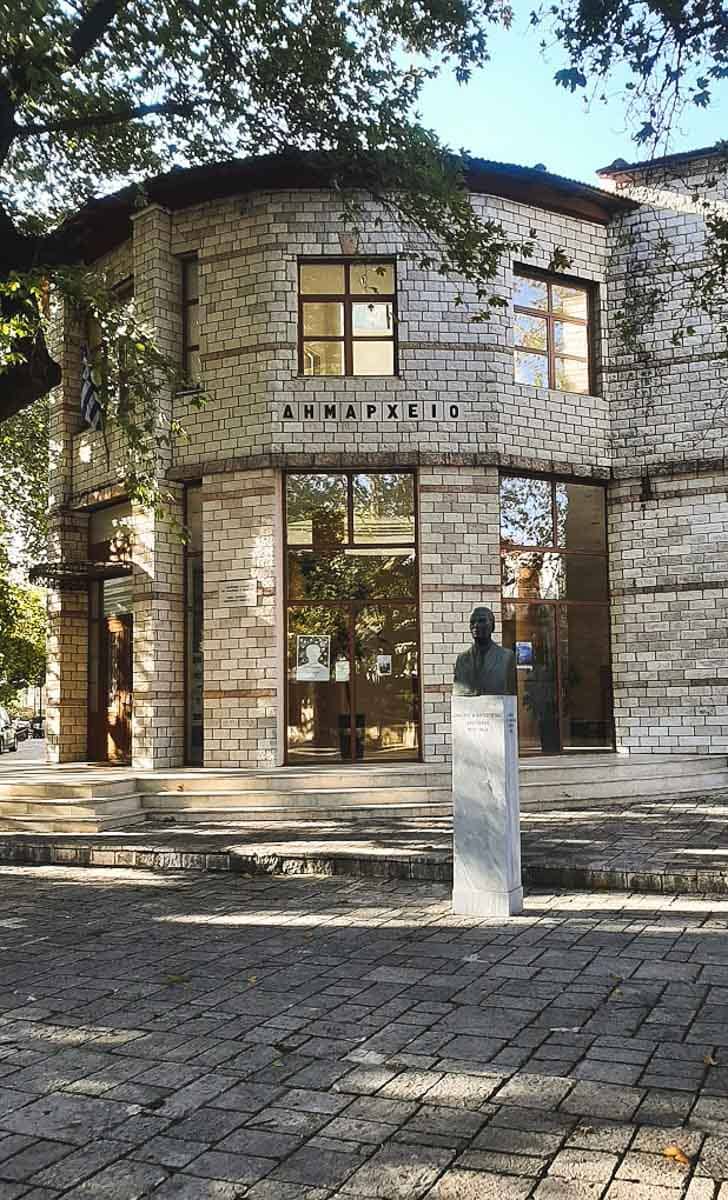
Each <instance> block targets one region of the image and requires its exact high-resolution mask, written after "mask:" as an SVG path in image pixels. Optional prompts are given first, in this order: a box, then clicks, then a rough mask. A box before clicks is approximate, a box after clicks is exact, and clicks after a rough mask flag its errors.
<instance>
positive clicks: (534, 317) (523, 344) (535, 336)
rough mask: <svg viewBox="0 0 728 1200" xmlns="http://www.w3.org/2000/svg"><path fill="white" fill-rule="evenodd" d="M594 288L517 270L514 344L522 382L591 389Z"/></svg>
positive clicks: (560, 388) (562, 388)
mask: <svg viewBox="0 0 728 1200" xmlns="http://www.w3.org/2000/svg"><path fill="white" fill-rule="evenodd" d="M589 294H590V288H589V286H588V285H586V284H578V283H574V282H572V281H571V280H569V281H564V280H563V279H561V278H560V277H553V278H551V277H548V276H541V275H525V274H521V273H518V274H516V276H515V278H514V290H513V344H514V359H515V378H516V382H517V383H530V384H532V385H533V386H534V387H547V388H554V389H556V390H557V391H561V392H581V393H583V394H588V393H589V391H590V387H591V362H590V351H589V347H590V334H589Z"/></svg>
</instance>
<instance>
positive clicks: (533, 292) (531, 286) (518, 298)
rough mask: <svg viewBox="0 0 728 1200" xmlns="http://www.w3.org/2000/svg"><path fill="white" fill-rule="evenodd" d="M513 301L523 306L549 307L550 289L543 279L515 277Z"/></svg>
mask: <svg viewBox="0 0 728 1200" xmlns="http://www.w3.org/2000/svg"><path fill="white" fill-rule="evenodd" d="M513 303H514V304H519V305H521V306H522V307H523V308H548V289H547V287H546V284H545V283H544V282H543V281H542V280H541V279H527V278H526V277H525V276H524V275H514V277H513Z"/></svg>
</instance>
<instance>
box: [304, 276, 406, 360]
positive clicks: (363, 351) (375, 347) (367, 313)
mask: <svg viewBox="0 0 728 1200" xmlns="http://www.w3.org/2000/svg"><path fill="white" fill-rule="evenodd" d="M395 301H396V282H395V269H394V263H393V262H391V261H383V260H377V259H372V260H370V261H364V260H362V259H332V258H328V259H309V260H308V261H304V262H300V263H299V267H298V331H299V336H298V369H299V371H300V372H301V374H302V375H394V374H395V372H396V369H397V368H396V362H397V356H396V345H395V322H396V307H395Z"/></svg>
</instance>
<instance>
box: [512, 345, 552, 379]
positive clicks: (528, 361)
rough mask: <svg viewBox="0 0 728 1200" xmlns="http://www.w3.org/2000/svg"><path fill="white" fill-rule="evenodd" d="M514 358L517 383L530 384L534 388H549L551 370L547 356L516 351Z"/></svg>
mask: <svg viewBox="0 0 728 1200" xmlns="http://www.w3.org/2000/svg"><path fill="white" fill-rule="evenodd" d="M513 358H514V365H515V376H516V383H530V384H531V385H532V386H533V387H548V386H549V368H548V362H547V361H546V355H545V354H533V353H529V351H527V350H516V352H515V354H514V356H513Z"/></svg>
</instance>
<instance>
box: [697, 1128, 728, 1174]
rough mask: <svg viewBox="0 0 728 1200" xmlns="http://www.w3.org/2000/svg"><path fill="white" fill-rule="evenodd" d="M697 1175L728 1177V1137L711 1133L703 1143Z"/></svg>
mask: <svg viewBox="0 0 728 1200" xmlns="http://www.w3.org/2000/svg"><path fill="white" fill-rule="evenodd" d="M696 1174H697V1175H709V1176H710V1177H711V1178H712V1179H719V1180H723V1179H728V1138H723V1137H717V1136H716V1135H715V1134H712V1133H711V1134H709V1135H708V1137H707V1138H706V1139H705V1141H704V1143H703V1148H702V1150H701V1154H700V1162H699V1164H698V1166H697V1168H696Z"/></svg>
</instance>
